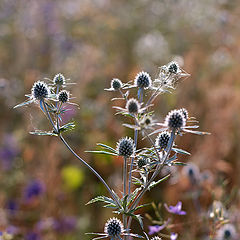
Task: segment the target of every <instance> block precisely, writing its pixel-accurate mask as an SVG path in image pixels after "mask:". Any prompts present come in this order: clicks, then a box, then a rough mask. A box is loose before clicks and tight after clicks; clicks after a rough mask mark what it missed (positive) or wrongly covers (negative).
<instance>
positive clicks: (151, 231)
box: [148, 219, 170, 235]
mask: <svg viewBox="0 0 240 240" xmlns="http://www.w3.org/2000/svg"><path fill="white" fill-rule="evenodd" d="M169 221H170V219H168V220H167V221H166V222H165V223H164V224H163V225H161V226H160V225H154V226H148V229H149V232H148V234H149V235H153V234H155V233H158V232H160V231H161V230H163V229H164V228H165V227H166V226H167V225H168V223H169Z"/></svg>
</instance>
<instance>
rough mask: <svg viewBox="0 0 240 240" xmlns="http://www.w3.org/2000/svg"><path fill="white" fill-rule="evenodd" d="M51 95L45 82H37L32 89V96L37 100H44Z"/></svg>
mask: <svg viewBox="0 0 240 240" xmlns="http://www.w3.org/2000/svg"><path fill="white" fill-rule="evenodd" d="M49 95H50V89H49V87H48V86H47V84H46V83H45V82H42V81H37V82H35V83H34V84H33V87H32V96H33V98H34V99H36V100H42V99H44V98H47V97H48V96H49Z"/></svg>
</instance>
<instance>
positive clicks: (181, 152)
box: [172, 148, 191, 155]
mask: <svg viewBox="0 0 240 240" xmlns="http://www.w3.org/2000/svg"><path fill="white" fill-rule="evenodd" d="M172 150H173V151H174V152H176V153H180V154H185V155H191V153H189V152H187V151H185V150H183V149H179V148H172Z"/></svg>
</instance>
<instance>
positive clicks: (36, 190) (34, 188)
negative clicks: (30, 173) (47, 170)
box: [24, 180, 45, 201]
mask: <svg viewBox="0 0 240 240" xmlns="http://www.w3.org/2000/svg"><path fill="white" fill-rule="evenodd" d="M44 190H45V187H44V184H43V183H42V182H40V181H39V180H34V181H32V182H31V183H29V184H28V185H27V186H26V188H25V190H24V198H25V200H26V201H29V200H31V199H32V198H33V197H38V196H40V195H41V194H42V193H44Z"/></svg>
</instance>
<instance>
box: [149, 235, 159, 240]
mask: <svg viewBox="0 0 240 240" xmlns="http://www.w3.org/2000/svg"><path fill="white" fill-rule="evenodd" d="M151 240H162V239H161V238H160V237H158V236H156V237H153V238H151Z"/></svg>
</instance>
